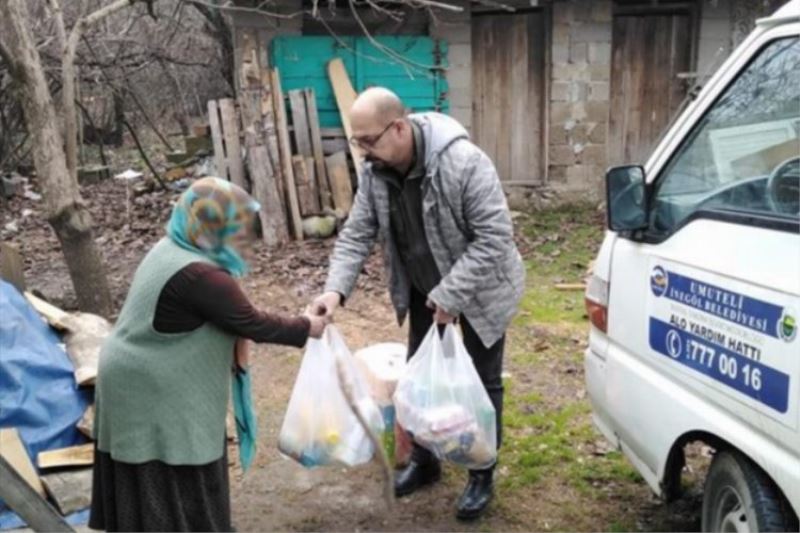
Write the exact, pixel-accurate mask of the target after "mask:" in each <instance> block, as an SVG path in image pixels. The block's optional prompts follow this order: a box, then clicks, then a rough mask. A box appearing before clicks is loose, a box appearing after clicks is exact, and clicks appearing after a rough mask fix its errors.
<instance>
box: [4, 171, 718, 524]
mask: <svg viewBox="0 0 800 533" xmlns="http://www.w3.org/2000/svg"><path fill="white" fill-rule="evenodd" d="M31 190H33V191H35V190H36V185H35V183H34V184H32V187H31ZM83 192H84V195H85V197H86V200H87V202H88V203H89V205H90V206H91V210H92V213H93V216H94V219H95V222H96V225H97V234H96V238H97V241H98V243H99V244H100V245H101V249H102V251H103V254H104V258H105V262H106V264H107V265H108V269H109V277H110V282H111V285H112V290H113V292H114V297H115V302H116V304H117V306H119V305H121V303H122V301H123V299H124V296H125V292H126V290H127V287H128V284H129V282H130V279H131V275H132V272H133V270H134V269H135V267H136V265H137V264H138V262H139V261H140V259H141V258H142V257H143V255H144V254H145V253H146V252H147V250H148V249H149V247H150V246H151V245H152V244H153V243H154V242H155V241H156V240H157V239H158V238H160V236H161V235H162V228H163V225H164V223H165V222H166V220H167V218H168V216H169V209H170V204H171V201H173V200H174V198H175V197H176V195H177V193H158V192H157V193H152V194H146V195H143V196H141V197H137V198H135V199H134V200H133V205H132V217H131V219H130V221H129V220H128V219H127V216H126V209H125V192H124V187H122V186H120V185H119V184H117V183H114V182H113V181H107V182H104V183H101V184H98V185H94V186H90V187H84V190H83ZM42 209H43V206H42V203H41V201H36V200H32V199H29V198H21V197H15V198H14V199H12V200H11V202H10V203H9V204H8V205H6V206H2V207H1V208H0V238H2V239H3V240H8V241H11V242H13V243H15V244H16V245H18V246H19V248H20V249H21V251H22V253H23V255H24V257H25V263H26V278H27V282H28V285H29V287H30V288H31V289H34V290H36V291H38V292H40V293H41V294H42V295H43V296H45V297H46V298H48V299H49V300H51V301H53V302H54V303H56V304H58V305H60V306H62V307H65V308H71V307H74V302H75V299H74V295H73V294H72V289H71V286H70V282H69V278H68V276H67V271H66V267H65V265H64V263H63V259H62V257H61V253H60V250H59V247H58V241H57V240H56V238H55V236H54V234H53V233H52V231H51V230H50V229H49V227H48V226H47V225H46V223H45V222H44V221H43V220H42V219H43V217H42V216H41V211H42ZM515 219H516V226H517V230H518V244H519V247H520V250H521V251H522V253H523V256H524V257H525V260H526V264H527V266H528V281H527V284H528V287H527V289H528V290H527V293H526V296H525V299H524V300H523V302H522V305H521V308H520V313H519V315H518V317H517V319H516V320H515V322H514V324H513V326H512V327H511V329H510V331H509V341H508V345H507V351H506V360H505V373H504V376H505V383H506V386H507V400H506V415H505V417H504V421H505V427H506V431H505V443H504V446H503V448H502V450H501V454H500V466H499V468H498V479H497V497H496V500H495V502H494V504H493V505H492V508H491V510H490V512H489V513H488V515H487V516H486V517H484V518H483V519H482V520H480V521H478V522H475V523H471V524H464V523H461V522H458V521H456V520H455V518H454V513H453V511H454V505H455V501H456V499H457V497H458V494H459V493H460V490H461V488H462V486H463V483H464V480H465V473H464V472H463V471H461V470H459V469H457V468H455V467H448V468H447V469H446V470H445V476H444V479H443V482H442V483H440V484H438V485H437V486H435V487H432V488H430V489H427V490H423V491H421V492H420V493H418V494H415V495H413V496H411V497H409V498H406V499H403V500H400V501H397V502H396V504H395V508H394V509H393V510H391V511H389V510H387V509H386V507H385V505H384V502H383V500H382V497H381V483H382V480H381V475H380V470H379V468H378V466H377V464H375V463H371V464H368V465H365V466H362V467H359V468H355V469H343V468H323V469H317V470H307V469H305V468H303V467H301V466H299V465H298V464H296V463H294V462H293V461H291V460H288V459H286V458H283V457H281V455H280V454H279V453H278V451H277V448H276V443H277V435H278V430H279V428H280V424H281V422H282V417H283V413H284V410H285V408H286V405H287V402H288V399H289V395H290V393H291V388H292V385H293V382H294V378H295V375H296V373H297V370H298V366H299V363H300V360H301V357H302V351H301V350H297V349H289V348H283V347H276V346H257V347H255V349H254V365H253V367H254V369H253V373H254V389H255V395H256V398H255V401H256V406H257V412H258V419H259V429H260V438H259V450H258V455H257V458H256V461H255V464H254V466H253V467H252V469H251V470H250V471H248V473H247V474H246V475H243V474H242V471H241V469H240V468H239V466H238V464H237V461H236V449H235V446H234V445H232V446H231V447H230V458H231V494H232V505H233V517H234V523H235V526H236V528H237V529H238V530H240V531H252V530H260V531H267V530H285V531H314V530H326V531H332V530H333V531H345V530H387V531H388V530H392V531H417V530H419V531H462V530H463V531H474V530H478V531H484V530H514V531H530V530H541V531H547V530H573V531H578V530H579V531H597V530H610V531H628V530H637V531H663V530H672V531H696V530H697V529H698V528H699V519H698V514H697V511H698V504H699V502H700V497H701V488H700V487H699V484H698V481H697V480H698V479H700V478H701V476H700V475H699V474H698V472H700V471H702V463H703V454H702V453H700V452H699V451H698V452H697V453H694V454H692V455H691V457H692V460H691V461H690V466H689V467H687V471H686V474H687V475H686V484H687V496H685V497H684V498H683V499H681V500H679V501H677V502H674V503H672V504H669V505H666V504H663V503H662V502H661V501H659V500H658V499H656V498H655V497H654V496H652V494H651V492H650V490H649V489H648V487H647V486H646V484H645V483H644V481H643V480H642V479H641V477H639V475H638V474H637V473H636V472H635V471H634V470H633V469H632V468H631V467H630V465H629V464H628V463H627V461H626V460H625V459H624V458H623V457H622V456H621V454H619V452H617V451H615V450H610V449H608V446H607V445H606V443H605V441H604V440H603V439H602V437H600V436H599V435H598V434H597V433H596V432H595V431H594V429H593V428H592V426H591V422H590V407H589V405H588V402H587V400H586V397H585V396H586V395H585V390H584V387H583V366H582V351H583V349H584V347H585V343H586V331H587V327H588V325H587V324H588V323H587V322H586V319H585V316H584V314H583V309H582V294H581V293H580V292H572V293H570V292H567V293H562V292H558V291H554V290H553V289H552V284H553V283H557V282H561V281H567V282H574V281H580V279H581V278H582V276H583V275H584V273H585V271H586V267H587V264H588V262H589V261H590V260H591V258H592V257H593V255H594V252H595V251H596V249H597V246H598V245H599V241H600V239H601V238H602V219H601V217H600V216H598V213H597V212H596V209H595V208H594V207H592V206H578V207H570V208H565V209H560V210H557V211H555V210H553V211H548V212H539V213H526V214H522V213H517V214H515ZM331 244H332V242H331V241H328V242H309V243H305V244H290V245H287V246H285V247H283V248H281V249H280V250H278V251H276V252H267V251H265V250H258V252H257V253H256V256H255V258H254V259H253V261H252V265H253V267H254V268H253V271H252V273H251V275H250V276H249V277H248V278H246V279H245V280H244V281H243V284H244V286H245V287H246V289H247V292H248V294H249V295H250V297H251V298H252V299H253V301H254V302H255V303H256V304H257V305H258V306H260V307H262V308H266V309H270V310H273V311H280V312H286V313H298V312H300V311H301V310H302V308H303V307H304V306H305V305H306V304H307V303H308V302H309V300H310V299H311V298H312V297H313V296H314V295H315V294H317V293H318V292H319V291H320V289H321V286H322V283H323V282H324V276H325V270H326V265H327V256H328V252H329V250H330V246H331ZM336 323H337V325H338V326H339V327H340V328H341V330H342V331H343V333H344V336H345V338H346V339H347V342H348V344H349V346H350V348H351V349H352V350H357V349H359V348H362V347H364V346H367V345H370V344H373V343H377V342H384V341H401V342H402V341H403V340H404V338H405V329H404V328H401V327H399V326H398V325H397V323H396V320H395V318H394V314H393V312H392V309H391V307H390V304H389V300H388V296H387V294H386V290H385V286H384V284H383V274H382V261H381V259H380V257H379V254H377V253H376V254H374V255H373V257H372V258H371V259H370V260H369V261H368V263H367V265H366V267H365V272H364V273H363V274H362V276H361V278H360V281H359V289H358V290H357V291H356V294H355V295H354V297H353V298H352V299H351V300H350V301H349V302H348V304H347V306H346V308H344V309H343V310H342V311H341V312H340V313H339V314H338V315H337V318H336Z"/></svg>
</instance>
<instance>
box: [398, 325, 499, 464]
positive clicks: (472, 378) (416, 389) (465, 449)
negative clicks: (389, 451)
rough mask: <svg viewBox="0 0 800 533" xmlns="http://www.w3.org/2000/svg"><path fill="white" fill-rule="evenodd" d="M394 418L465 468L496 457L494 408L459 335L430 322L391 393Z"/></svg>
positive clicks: (418, 439)
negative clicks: (429, 326)
mask: <svg viewBox="0 0 800 533" xmlns="http://www.w3.org/2000/svg"><path fill="white" fill-rule="evenodd" d="M394 404H395V408H396V409H397V420H398V421H399V422H400V425H401V426H403V428H405V429H406V430H407V431H409V432H410V433H411V434H412V435H413V437H414V441H416V442H417V443H418V444H420V445H421V446H424V447H425V448H427V449H429V450H430V451H431V452H433V453H434V454H435V455H436V456H437V457H438V458H439V459H443V460H448V461H451V462H453V463H455V464H458V465H461V466H465V467H467V468H469V469H474V470H480V469H484V468H489V467H491V466H492V465H493V464H494V463H495V461H496V460H497V433H496V431H497V430H496V425H495V419H496V414H495V410H494V406H493V405H492V402H491V400H490V399H489V395H488V394H487V393H486V389H485V388H484V386H483V384H482V383H481V379H480V377H479V376H478V372H477V371H476V370H475V365H473V363H472V358H470V356H469V353H467V349H466V348H465V347H464V343H463V341H462V340H461V336H460V335H459V334H458V332H457V331H456V329H455V327H454V326H453V325H448V326H446V327H445V328H444V335H443V336H440V335H439V332H438V327H437V326H436V325H435V324H434V326H433V327H431V329H430V331H429V332H428V334H427V335H426V336H425V339H424V340H423V341H422V344H421V345H420V347H419V349H418V350H417V352H416V353H415V354H414V357H412V358H411V360H410V361H409V363H408V366H407V367H406V373H405V375H404V376H403V377H402V378H401V379H400V382H399V383H398V384H397V390H396V391H395V394H394Z"/></svg>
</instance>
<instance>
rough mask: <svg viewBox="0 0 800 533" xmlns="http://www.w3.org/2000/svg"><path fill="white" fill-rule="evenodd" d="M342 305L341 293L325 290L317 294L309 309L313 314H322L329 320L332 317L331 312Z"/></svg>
mask: <svg viewBox="0 0 800 533" xmlns="http://www.w3.org/2000/svg"><path fill="white" fill-rule="evenodd" d="M340 305H342V295H341V294H339V293H338V292H333V291H330V292H326V293H323V294H321V295H320V296H317V297H316V298H315V299H314V301H313V302H311V305H310V306H309V311H310V312H311V314H313V315H317V316H324V317H326V318H327V319H328V321H330V320H331V319H332V318H333V313H334V312H335V311H336V310H337V309H338V308H339V306H340Z"/></svg>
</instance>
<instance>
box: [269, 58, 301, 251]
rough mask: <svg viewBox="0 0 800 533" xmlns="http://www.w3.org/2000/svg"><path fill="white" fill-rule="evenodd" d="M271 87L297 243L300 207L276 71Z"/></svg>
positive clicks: (289, 205) (284, 188) (290, 212)
mask: <svg viewBox="0 0 800 533" xmlns="http://www.w3.org/2000/svg"><path fill="white" fill-rule="evenodd" d="M270 82H271V86H272V103H273V106H274V111H275V125H276V127H277V133H278V147H279V150H280V156H281V157H280V159H281V168H282V169H283V178H284V183H283V190H284V193H285V194H286V206H287V211H288V212H289V214H290V215H291V217H290V220H291V222H292V232H293V234H294V238H295V239H296V240H298V241H302V240H303V219H302V218H301V217H300V205H299V203H298V200H297V187H296V186H295V182H294V166H293V164H292V147H291V143H290V142H289V129H288V125H287V123H286V103H285V101H284V99H283V91H282V90H281V78H280V73H279V72H278V69H272V71H271V72H270Z"/></svg>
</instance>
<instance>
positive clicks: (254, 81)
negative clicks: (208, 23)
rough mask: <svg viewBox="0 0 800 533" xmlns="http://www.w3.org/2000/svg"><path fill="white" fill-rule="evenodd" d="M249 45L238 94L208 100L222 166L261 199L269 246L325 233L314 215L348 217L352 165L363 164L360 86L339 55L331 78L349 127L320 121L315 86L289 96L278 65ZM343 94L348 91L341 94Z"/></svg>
mask: <svg viewBox="0 0 800 533" xmlns="http://www.w3.org/2000/svg"><path fill="white" fill-rule="evenodd" d="M243 48H244V50H243V56H242V69H241V76H240V89H239V97H238V99H237V100H233V99H230V98H226V99H222V100H212V101H210V102H208V113H209V124H210V126H211V134H212V139H213V144H214V158H215V163H216V167H217V173H218V175H219V176H220V177H222V178H225V179H228V180H229V181H231V182H233V183H235V184H237V185H239V186H241V187H243V188H245V189H246V190H248V191H250V192H251V194H252V195H253V196H254V198H255V199H256V200H257V201H258V202H259V203H261V206H262V209H261V212H260V213H259V219H260V222H261V229H262V235H263V238H264V242H265V243H266V244H267V245H268V246H278V245H280V244H281V243H283V242H285V241H286V240H287V239H288V238H289V235H291V236H292V237H294V238H295V239H297V240H302V239H303V238H304V236H320V235H318V234H316V233H315V232H314V231H313V230H309V224H308V222H310V221H311V222H313V220H314V219H316V217H320V216H324V217H327V218H330V219H335V220H341V219H344V218H345V217H346V216H347V214H348V213H349V211H350V208H351V206H352V203H353V185H354V184H353V180H352V179H351V175H353V174H351V165H352V167H353V168H356V169H357V168H358V166H359V165H358V164H356V163H354V162H355V161H358V160H359V159H358V158H359V157H360V156H359V155H358V154H356V153H355V152H353V150H352V147H350V145H349V144H348V142H347V135H348V134H349V117H347V115H348V113H349V110H350V106H351V105H352V101H353V100H354V99H355V91H354V90H353V88H352V84H351V83H350V80H349V78H347V73H346V72H345V71H344V67H343V65H341V61H340V60H338V64H337V65H335V66H334V65H333V64H334V63H337V61H334V62H332V66H331V67H330V68H329V72H330V73H331V83H332V84H333V85H334V89H335V92H336V94H337V103H339V106H340V111H341V113H342V116H343V120H345V122H344V123H345V128H343V129H339V128H321V127H320V123H319V114H318V112H317V103H316V95H315V94H314V90H313V89H295V90H290V91H288V93H287V94H285V95H284V92H283V90H282V88H281V82H280V75H279V73H278V71H277V69H268V68H262V67H261V66H259V58H258V54H257V53H256V49H255V47H254V46H250V45H248V42H245V45H244V47H243ZM342 75H343V76H344V77H342ZM337 91H338V92H337ZM340 93H341V94H343V95H346V96H343V97H342V100H341V101H340V99H339V94H340ZM343 102H348V104H347V105H346V107H342V106H343ZM237 109H238V113H237ZM290 119H291V124H290ZM348 153H349V154H350V155H351V157H352V160H350V161H349V160H348ZM312 227H313V225H312ZM331 227H334V225H333V224H332V225H331ZM304 228H305V234H304Z"/></svg>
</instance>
